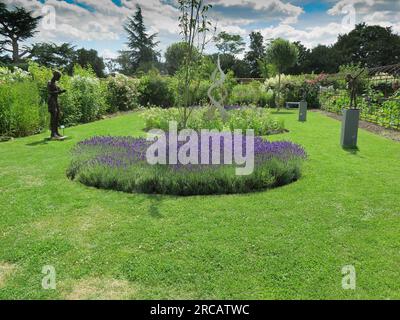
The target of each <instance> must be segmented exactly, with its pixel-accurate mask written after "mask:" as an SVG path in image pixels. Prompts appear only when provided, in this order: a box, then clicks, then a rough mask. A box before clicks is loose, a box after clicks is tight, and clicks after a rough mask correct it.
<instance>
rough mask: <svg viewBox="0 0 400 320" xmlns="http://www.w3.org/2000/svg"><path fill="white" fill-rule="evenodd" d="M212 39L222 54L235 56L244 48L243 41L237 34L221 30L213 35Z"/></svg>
mask: <svg viewBox="0 0 400 320" xmlns="http://www.w3.org/2000/svg"><path fill="white" fill-rule="evenodd" d="M214 41H215V46H216V47H217V48H218V50H219V51H220V52H221V53H222V54H231V55H233V56H235V55H237V54H239V53H242V52H243V51H244V49H245V42H244V41H243V38H242V37H241V36H240V35H238V34H229V33H227V32H225V31H222V32H220V33H219V34H218V35H217V36H216V37H214Z"/></svg>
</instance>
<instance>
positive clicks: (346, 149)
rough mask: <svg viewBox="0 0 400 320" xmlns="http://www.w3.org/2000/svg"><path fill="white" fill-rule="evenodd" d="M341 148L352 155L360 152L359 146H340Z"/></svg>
mask: <svg viewBox="0 0 400 320" xmlns="http://www.w3.org/2000/svg"><path fill="white" fill-rule="evenodd" d="M342 149H343V150H344V151H346V152H348V153H349V154H354V155H357V154H358V153H359V152H360V148H359V147H355V148H351V147H342Z"/></svg>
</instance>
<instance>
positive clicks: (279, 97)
mask: <svg viewBox="0 0 400 320" xmlns="http://www.w3.org/2000/svg"><path fill="white" fill-rule="evenodd" d="M277 107H278V111H279V110H280V109H281V72H280V71H279V75H278V106H277Z"/></svg>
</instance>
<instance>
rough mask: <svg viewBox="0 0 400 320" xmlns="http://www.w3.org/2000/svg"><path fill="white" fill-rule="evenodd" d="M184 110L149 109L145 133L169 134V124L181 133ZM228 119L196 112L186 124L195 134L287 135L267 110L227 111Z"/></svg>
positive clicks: (207, 110)
mask: <svg viewBox="0 0 400 320" xmlns="http://www.w3.org/2000/svg"><path fill="white" fill-rule="evenodd" d="M181 113H182V110H180V109H178V108H169V109H162V108H149V109H147V110H145V111H144V112H143V113H142V116H143V118H144V119H145V123H146V124H145V128H146V130H150V129H161V130H164V131H168V129H169V122H170V121H176V122H178V128H179V129H182V128H183V126H182V121H181V117H182V114H181ZM227 114H228V117H227V119H226V120H225V121H224V119H223V118H222V117H221V115H220V112H219V110H218V109H210V108H207V107H204V108H194V109H192V110H191V113H190V117H189V119H188V122H187V128H190V129H193V130H197V131H199V130H201V129H218V130H225V129H226V130H234V129H242V130H247V129H254V131H255V134H257V135H261V136H262V135H269V134H275V133H281V132H284V130H285V126H284V122H283V121H282V120H278V119H276V118H273V117H272V116H271V113H270V111H269V110H268V109H264V108H243V109H238V110H231V111H227Z"/></svg>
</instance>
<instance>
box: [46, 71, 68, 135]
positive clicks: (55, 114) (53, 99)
mask: <svg viewBox="0 0 400 320" xmlns="http://www.w3.org/2000/svg"><path fill="white" fill-rule="evenodd" d="M60 79H61V73H60V72H58V71H54V72H53V78H52V79H51V81H49V83H48V84H47V90H48V92H49V99H48V110H49V112H50V130H51V139H63V136H62V135H61V134H60V133H59V132H58V125H59V121H60V115H61V108H60V105H59V104H58V96H59V95H60V94H62V93H64V92H66V90H62V89H60V88H59V87H58V86H57V81H59V80H60Z"/></svg>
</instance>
